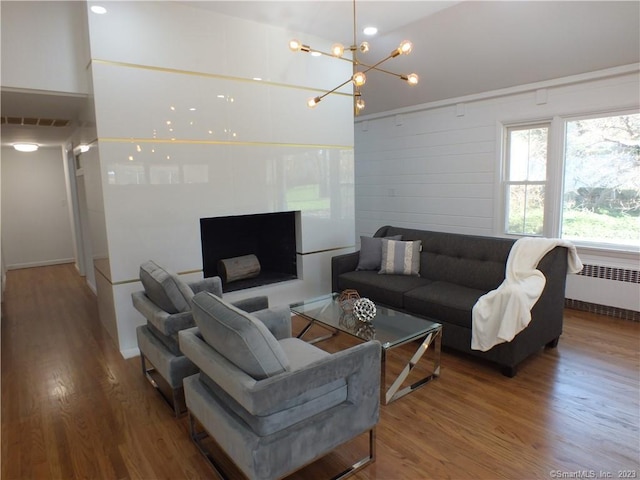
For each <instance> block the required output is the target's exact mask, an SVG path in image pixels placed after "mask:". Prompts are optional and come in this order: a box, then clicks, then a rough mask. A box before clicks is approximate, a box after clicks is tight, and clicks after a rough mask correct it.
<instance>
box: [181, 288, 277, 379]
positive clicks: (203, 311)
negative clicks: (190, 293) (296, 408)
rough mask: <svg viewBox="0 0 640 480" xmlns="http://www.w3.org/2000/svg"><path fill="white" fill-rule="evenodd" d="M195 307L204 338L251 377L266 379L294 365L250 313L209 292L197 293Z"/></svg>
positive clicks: (266, 329) (267, 330) (197, 321)
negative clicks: (291, 364) (290, 364)
mask: <svg viewBox="0 0 640 480" xmlns="http://www.w3.org/2000/svg"><path fill="white" fill-rule="evenodd" d="M192 311H193V317H194V320H195V323H196V325H197V326H198V327H199V329H200V332H201V333H202V337H203V338H204V340H205V341H206V342H207V343H208V344H209V345H211V346H212V347H213V348H214V349H215V350H217V351H218V352H220V354H221V355H223V356H224V357H225V358H227V359H228V360H229V361H230V362H231V363H233V364H234V365H236V366H237V367H238V368H240V369H241V370H243V371H244V372H246V373H247V374H248V375H250V376H251V377H253V378H255V379H264V378H268V377H272V376H274V375H277V374H279V373H282V372H285V371H288V370H289V369H290V366H289V360H288V359H287V356H286V354H285V352H284V351H283V350H282V347H281V346H280V345H279V344H278V341H277V340H276V339H275V337H274V336H273V335H272V334H271V332H270V331H269V329H268V328H267V327H266V326H265V325H264V323H262V322H261V321H260V320H258V319H257V318H256V317H255V316H253V315H251V314H250V313H247V312H244V311H242V310H240V309H238V308H237V307H235V306H233V305H231V304H229V303H227V302H225V301H223V300H222V299H221V298H219V297H216V296H215V295H212V294H210V293H208V292H200V293H198V294H196V295H195V296H194V297H193V300H192Z"/></svg>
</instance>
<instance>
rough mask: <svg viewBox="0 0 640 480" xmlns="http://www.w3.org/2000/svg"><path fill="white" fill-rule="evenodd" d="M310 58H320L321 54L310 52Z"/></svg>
mask: <svg viewBox="0 0 640 480" xmlns="http://www.w3.org/2000/svg"><path fill="white" fill-rule="evenodd" d="M311 56H312V57H321V56H322V54H321V53H320V52H315V51H314V52H311Z"/></svg>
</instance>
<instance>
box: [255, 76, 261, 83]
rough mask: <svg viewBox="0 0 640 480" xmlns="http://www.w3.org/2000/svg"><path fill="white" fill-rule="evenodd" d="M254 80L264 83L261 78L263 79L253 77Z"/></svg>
mask: <svg viewBox="0 0 640 480" xmlns="http://www.w3.org/2000/svg"><path fill="white" fill-rule="evenodd" d="M253 79H254V80H255V81H256V82H261V81H262V78H261V77H253Z"/></svg>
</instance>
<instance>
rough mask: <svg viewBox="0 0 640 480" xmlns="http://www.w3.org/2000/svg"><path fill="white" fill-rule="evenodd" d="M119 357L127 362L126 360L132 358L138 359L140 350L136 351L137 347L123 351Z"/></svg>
mask: <svg viewBox="0 0 640 480" xmlns="http://www.w3.org/2000/svg"><path fill="white" fill-rule="evenodd" d="M120 355H122V357H123V358H124V359H125V360H128V359H130V358H133V357H139V356H140V350H139V349H138V347H135V348H127V349H125V350H120Z"/></svg>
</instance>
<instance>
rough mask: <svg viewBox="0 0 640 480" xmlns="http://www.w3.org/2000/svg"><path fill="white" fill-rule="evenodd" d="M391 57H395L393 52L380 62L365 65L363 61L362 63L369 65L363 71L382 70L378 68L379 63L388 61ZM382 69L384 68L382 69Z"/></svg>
mask: <svg viewBox="0 0 640 480" xmlns="http://www.w3.org/2000/svg"><path fill="white" fill-rule="evenodd" d="M390 58H393V54H391V55H389V56H387V57H385V58H383V59H382V60H380V61H379V62H378V63H375V64H373V65H370V66H369V65H365V64H364V63H361V64H360V65H362V66H365V67H367V69H366V70H365V71H364V72H362V73H367V72H368V71H369V70H380V69H379V68H378V65H382V64H383V63H384V62H386V61H387V60H389V59H390ZM381 71H382V70H381Z"/></svg>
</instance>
